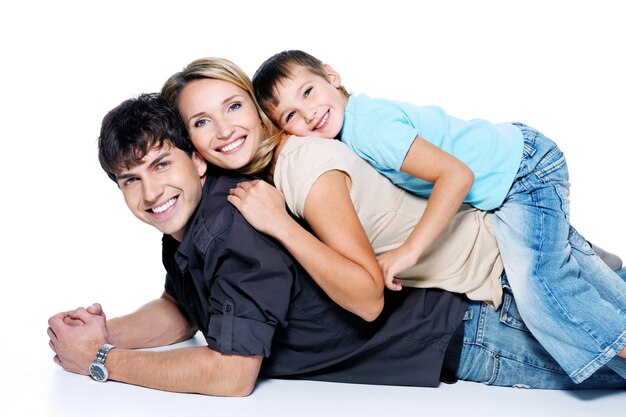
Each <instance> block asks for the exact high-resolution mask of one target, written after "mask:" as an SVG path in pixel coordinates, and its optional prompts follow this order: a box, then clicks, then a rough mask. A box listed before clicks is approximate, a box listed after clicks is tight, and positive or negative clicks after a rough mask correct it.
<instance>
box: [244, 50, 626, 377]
mask: <svg viewBox="0 0 626 417" xmlns="http://www.w3.org/2000/svg"><path fill="white" fill-rule="evenodd" d="M253 85H254V89H255V94H256V96H257V100H258V102H259V104H260V105H261V107H262V108H263V109H264V110H265V111H266V113H267V114H268V115H269V116H270V118H271V119H272V120H273V121H274V122H275V123H276V124H277V125H278V126H279V127H281V128H283V129H284V130H285V131H286V132H288V133H291V134H295V135H299V136H318V137H323V138H339V139H341V140H342V141H343V142H345V143H346V144H347V145H348V146H349V147H350V148H351V149H352V150H353V151H355V152H356V153H357V154H358V155H359V156H361V157H362V158H364V159H365V160H367V161H368V162H369V163H370V164H372V165H373V166H374V167H375V168H376V169H377V170H378V171H380V172H381V173H382V174H384V175H385V176H387V177H388V178H389V179H390V180H391V181H392V182H394V183H395V184H396V185H398V186H400V187H402V188H405V189H407V190H409V191H411V192H413V193H415V194H417V195H419V196H421V197H424V198H428V205H427V207H426V210H425V212H424V214H423V216H422V218H421V220H420V221H419V223H418V224H417V225H416V227H415V228H414V230H413V231H412V233H411V235H410V236H409V237H408V239H407V240H406V242H405V243H404V244H403V245H401V246H400V247H398V248H397V249H395V250H393V251H390V252H388V253H385V254H383V255H381V256H380V257H379V264H380V266H381V269H382V271H383V274H384V278H385V284H386V285H387V287H388V288H390V289H393V290H399V289H400V288H401V285H400V283H399V281H398V280H397V279H396V278H395V276H396V275H397V274H398V273H399V272H400V271H403V270H404V269H406V268H408V267H410V266H413V265H415V264H416V263H417V262H418V261H419V259H420V256H421V254H422V253H423V252H424V251H425V249H426V248H428V246H429V245H430V244H431V243H432V242H433V241H434V240H435V239H436V237H437V236H438V235H439V234H440V233H441V231H442V230H443V229H444V228H445V227H446V225H447V224H448V222H449V221H450V219H451V218H452V216H453V215H454V213H456V211H457V210H458V208H459V206H460V204H461V203H463V202H465V203H469V204H472V205H473V206H475V207H477V208H479V209H482V210H489V211H494V229H495V233H496V239H497V241H498V246H499V248H500V252H501V254H502V259H503V262H504V266H505V269H506V271H507V277H508V281H509V282H510V284H511V287H512V288H513V291H514V292H515V293H516V294H517V301H518V305H519V307H520V311H521V313H522V316H523V317H524V318H525V321H526V323H527V325H528V326H529V328H530V329H531V331H532V332H533V334H534V335H535V336H536V337H537V338H538V339H539V340H540V342H541V343H542V344H543V345H544V347H546V348H547V349H548V351H550V352H551V353H552V354H553V355H554V356H555V358H557V360H558V361H559V363H561V365H562V366H563V367H564V368H565V369H567V370H568V372H569V373H570V375H571V376H572V379H574V380H575V381H578V382H580V381H582V380H584V379H585V378H586V377H587V376H589V375H590V374H591V373H593V371H594V369H597V367H598V366H599V365H600V364H602V363H606V362H608V361H609V360H610V359H611V358H612V357H613V356H614V355H615V354H616V353H617V354H618V355H619V356H622V357H626V315H625V314H624V311H626V310H625V308H626V304H624V303H625V302H626V301H625V300H624V299H623V297H622V294H624V293H626V283H624V282H623V281H622V280H621V279H620V278H619V277H618V276H617V275H616V274H615V273H614V272H613V271H611V270H610V268H608V267H606V265H604V264H602V263H601V262H600V260H599V258H597V256H596V255H595V254H594V253H593V251H591V248H589V247H588V246H587V248H586V249H585V253H586V256H588V257H589V262H590V263H591V264H592V265H593V268H582V267H581V266H580V264H579V262H578V260H577V259H575V258H576V257H574V256H572V246H573V242H572V240H573V238H574V236H575V235H577V233H576V232H575V230H574V229H573V228H572V227H571V225H570V224H569V212H568V204H569V202H568V194H569V191H568V190H569V183H568V174H567V167H566V164H565V158H564V156H563V154H562V152H561V151H560V150H559V149H558V147H557V146H556V144H555V143H554V142H552V141H551V140H549V139H548V138H546V137H545V136H543V135H542V134H541V133H540V132H538V131H536V130H535V129H532V128H530V127H528V126H525V125H523V124H520V123H498V124H492V123H490V122H488V121H486V120H478V119H476V120H471V121H463V120H460V119H457V118H454V117H452V116H449V115H447V114H446V113H445V111H443V109H441V108H440V107H435V106H428V107H420V106H414V105H411V104H407V103H400V102H393V101H389V100H384V99H372V98H370V97H367V96H365V95H359V96H353V95H348V94H347V92H346V90H345V89H344V88H343V87H342V85H341V78H340V76H339V74H338V73H337V72H336V71H334V70H333V69H332V68H331V67H330V66H328V65H326V64H323V63H322V62H321V61H319V60H318V59H316V58H315V57H312V56H311V55H309V54H306V53H304V52H302V51H285V52H281V53H279V54H276V55H274V56H273V57H271V58H269V59H268V60H266V61H265V62H264V63H263V64H262V65H261V66H260V67H259V69H258V70H257V72H256V73H255V75H254V77H253ZM529 230H530V231H533V233H529V232H528V231H529ZM587 251H588V253H587ZM613 261H615V264H614V265H612V266H613V267H614V268H617V267H620V266H621V260H619V258H617V259H615V258H613ZM580 278H582V279H580ZM605 286H609V287H610V288H611V291H609V293H608V294H605V293H603V292H602V291H601V290H600V289H601V288H604V287H605ZM582 293H584V294H586V297H585V301H586V302H585V303H584V305H581V304H580V302H579V301H580V300H576V299H575V298H573V297H572V296H571V294H582ZM592 310H593V311H594V316H593V317H590V316H589V315H588V314H586V312H587V311H592ZM557 334H558V335H559V336H556V335H557ZM557 340H560V341H563V340H567V341H568V342H567V345H571V346H575V347H576V349H573V350H571V351H567V352H565V351H563V349H562V348H561V347H559V343H560V342H557ZM579 347H580V348H581V349H578V348H579Z"/></svg>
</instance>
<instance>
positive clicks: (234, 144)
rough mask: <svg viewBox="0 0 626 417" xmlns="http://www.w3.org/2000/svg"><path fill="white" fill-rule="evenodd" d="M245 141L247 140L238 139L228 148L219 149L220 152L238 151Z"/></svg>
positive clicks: (227, 146)
mask: <svg viewBox="0 0 626 417" xmlns="http://www.w3.org/2000/svg"><path fill="white" fill-rule="evenodd" d="M244 140H246V138H241V139H237V140H236V141H234V142H231V143H229V144H228V145H226V146H222V147H221V148H218V151H220V152H228V151H232V150H233V149H237V148H238V147H239V145H241V144H242V143H243V141H244Z"/></svg>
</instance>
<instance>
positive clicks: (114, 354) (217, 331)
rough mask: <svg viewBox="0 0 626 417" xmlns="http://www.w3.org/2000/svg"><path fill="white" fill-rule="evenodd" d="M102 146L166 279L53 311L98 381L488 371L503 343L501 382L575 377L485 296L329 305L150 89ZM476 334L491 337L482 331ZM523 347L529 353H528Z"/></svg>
mask: <svg viewBox="0 0 626 417" xmlns="http://www.w3.org/2000/svg"><path fill="white" fill-rule="evenodd" d="M99 158H100V162H101V165H102V167H103V169H104V170H105V171H106V172H107V174H108V175H109V177H110V178H111V179H113V180H114V181H115V182H116V183H117V185H118V186H119V188H120V190H121V191H122V194H123V196H124V199H125V201H126V204H127V205H128V207H129V209H130V210H131V211H132V212H133V214H134V215H135V216H136V217H137V218H139V219H140V220H142V221H143V222H145V223H147V224H150V225H152V226H153V227H156V228H157V229H158V230H160V231H161V232H163V233H164V235H163V263H164V266H165V268H166V270H167V276H166V282H165V292H164V293H163V295H162V296H161V297H160V298H158V299H156V300H154V301H152V302H150V303H148V304H146V305H144V306H143V307H141V308H140V309H139V310H137V311H135V312H134V313H131V314H129V315H126V316H123V317H119V318H115V319H110V320H106V319H105V316H104V313H103V310H102V308H101V307H100V305H97V304H95V305H93V306H90V307H88V308H87V309H85V308H79V309H76V310H73V311H68V312H61V313H58V314H56V315H54V316H53V317H51V318H50V320H49V322H48V323H49V326H50V327H49V328H48V335H49V337H50V346H51V348H52V349H53V351H54V352H55V357H54V360H55V362H56V363H58V364H59V365H61V366H62V367H63V368H64V369H66V370H68V371H71V372H75V373H79V374H84V375H89V374H91V376H92V377H93V378H94V379H96V380H98V381H102V382H104V381H106V380H107V379H112V380H117V381H122V382H126V383H130V384H136V385H142V386H146V387H150V388H155V389H161V390H168V391H177V392H194V393H202V394H207V395H225V396H241V395H248V394H250V393H251V392H252V390H253V388H254V385H255V381H256V378H257V376H259V375H260V376H263V377H276V378H280V377H284V378H301V379H311V380H320V381H337V382H352V383H373V384H396V385H417V386H436V385H437V384H438V383H439V380H440V379H441V380H443V379H446V380H453V379H454V378H455V374H458V375H459V376H461V377H463V378H464V379H470V380H480V381H487V380H490V379H492V380H493V377H494V375H492V374H491V373H490V372H488V369H491V368H490V367H489V366H487V363H490V362H491V361H493V351H496V352H500V353H501V355H500V356H498V360H499V361H503V362H504V361H506V362H507V363H510V364H511V365H512V366H513V367H514V369H512V370H511V372H507V371H502V370H501V371H500V372H499V374H498V377H497V379H495V384H497V385H509V386H510V385H514V384H516V383H522V384H526V385H533V386H535V387H544V388H572V387H574V384H573V383H572V382H571V381H570V380H569V378H568V377H567V376H566V375H565V374H564V373H563V372H562V371H561V370H559V368H558V366H557V365H556V364H555V363H554V361H553V360H552V359H551V358H550V357H549V356H548V355H547V353H546V352H545V351H543V350H542V349H541V348H540V347H539V346H538V344H537V342H536V341H535V340H534V339H532V337H531V336H530V335H529V334H528V333H527V332H524V331H520V330H517V329H513V328H510V327H508V326H506V325H504V324H502V323H500V321H499V317H500V316H499V313H495V312H493V311H492V310H491V309H490V308H489V307H488V306H487V305H486V304H482V303H469V304H468V303H466V302H465V301H464V299H463V297H461V296H459V295H456V294H450V293H446V292H444V291H439V290H421V289H415V290H414V289H409V290H406V291H403V292H402V293H393V294H390V295H389V296H388V297H387V298H386V309H385V310H384V311H383V313H382V314H381V317H380V318H379V319H378V320H376V321H375V322H373V323H367V322H364V321H362V320H360V319H358V318H357V317H356V316H354V315H352V314H351V313H349V312H347V311H346V310H344V309H342V308H340V307H339V306H337V305H336V304H334V303H333V302H332V301H331V300H330V299H328V297H326V295H325V294H324V293H323V292H322V291H321V290H320V289H319V287H317V286H316V285H315V284H314V283H313V282H312V280H311V279H310V278H309V277H308V276H307V275H306V273H304V272H303V271H302V270H301V268H300V267H299V266H298V265H297V264H295V263H294V262H293V260H292V259H291V257H290V256H289V255H288V254H287V252H286V251H285V250H283V248H281V247H280V246H279V245H277V244H276V242H275V241H273V240H272V239H270V238H268V237H266V236H264V235H263V234H261V233H258V232H257V231H256V230H254V229H253V228H252V227H251V226H250V225H249V224H248V223H247V222H245V220H244V219H243V217H242V216H241V215H240V214H239V212H238V211H237V210H236V209H235V208H234V207H233V206H232V205H231V204H229V203H228V202H227V200H226V197H227V195H228V191H229V189H230V188H231V187H232V186H233V185H235V184H236V183H237V182H238V181H241V180H242V178H231V177H226V176H219V175H214V174H211V173H208V172H205V168H206V164H205V163H204V161H202V160H200V159H199V158H198V157H197V156H195V155H193V154H192V150H191V147H190V144H189V140H188V138H187V137H186V133H185V130H184V126H183V125H182V124H181V121H180V119H179V117H178V115H177V114H176V112H175V110H173V109H171V108H170V107H169V106H168V105H167V103H166V102H165V101H164V100H163V99H162V98H161V97H160V96H158V95H156V94H151V95H143V96H140V97H139V98H137V99H131V100H127V101H125V102H123V103H122V104H121V105H120V106H118V107H117V108H115V109H113V110H112V111H111V112H109V114H107V116H106V117H105V119H104V121H103V126H102V131H101V135H100V139H99ZM512 305H513V304H512ZM466 306H467V307H468V309H469V310H471V313H467V314H466ZM481 311H482V312H481ZM511 312H514V310H511ZM463 316H466V318H467V321H466V322H465V323H463V322H462V320H463ZM479 316H481V317H483V318H484V319H485V318H488V319H489V320H481V321H480V322H479V321H478V317H479ZM473 317H476V319H473ZM287 323H289V325H288V326H287ZM198 329H199V330H200V331H201V332H202V333H203V335H204V337H205V339H206V341H207V347H189V348H178V349H171V350H166V351H142V350H133V349H136V348H146V347H155V346H165V345H169V344H172V343H176V342H179V341H182V340H185V339H186V338H189V337H191V336H192V335H193V334H194V333H195V332H196V331H197V330H198ZM464 333H465V338H466V339H467V340H466V345H465V346H463V334H464ZM477 334H481V338H483V342H482V343H485V342H486V343H487V344H488V346H487V347H485V346H483V345H482V344H479V343H475V342H474V340H475V337H476V335H477ZM512 338H514V339H515V342H514V343H511V344H508V345H507V344H506V343H505V342H506V341H507V340H511V339H512ZM461 349H462V351H461ZM519 352H524V357H525V358H528V359H529V360H528V361H527V362H525V361H520V360H519V359H518V357H517V356H518V353H519ZM528 352H534V353H532V354H529V353H528ZM460 356H463V358H462V359H460V358H459V357H460ZM523 362H525V363H523ZM537 363H542V364H544V365H545V368H544V369H546V372H545V373H544V372H540V371H537V369H536V364H537ZM477 364H478V365H477ZM480 364H483V365H484V366H480ZM507 369H508V368H507ZM524 370H525V372H523V371H524ZM599 374H601V375H599V378H598V379H597V380H596V379H594V380H590V381H588V383H586V384H585V387H588V388H592V387H602V388H611V387H615V388H617V387H626V380H624V379H622V378H620V377H619V376H617V375H615V374H614V373H612V372H611V371H610V370H608V369H604V370H603V372H602V373H599ZM492 382H493V381H492Z"/></svg>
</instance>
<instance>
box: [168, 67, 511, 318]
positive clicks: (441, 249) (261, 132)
mask: <svg viewBox="0 0 626 417" xmlns="http://www.w3.org/2000/svg"><path fill="white" fill-rule="evenodd" d="M226 74H229V75H228V77H226ZM207 77H212V78H207ZM220 77H221V78H220ZM244 77H245V74H243V72H241V70H239V69H238V68H236V67H234V66H233V64H232V63H230V62H228V61H224V60H217V59H211V60H199V61H196V62H195V63H192V64H191V65H189V66H188V67H187V69H186V71H184V72H183V73H179V74H176V75H174V76H173V77H171V78H170V79H169V80H168V82H166V84H165V86H164V87H163V95H164V97H165V98H166V99H167V100H168V101H170V102H172V103H176V105H177V108H178V109H179V111H180V113H181V115H182V117H183V120H184V122H185V124H186V126H187V129H188V131H189V133H190V137H191V139H192V141H193V142H194V145H195V146H196V148H197V149H198V150H199V152H200V153H201V154H202V156H204V158H205V159H207V160H208V161H209V162H210V163H211V164H213V165H216V166H219V167H221V168H226V169H235V170H239V171H240V172H242V173H247V174H250V173H264V174H266V175H267V176H268V178H275V179H276V185H277V186H278V188H279V189H281V190H282V191H283V192H285V193H286V195H287V202H288V205H289V206H290V208H291V210H292V211H293V212H294V213H295V214H297V215H298V216H299V217H301V218H303V219H304V220H305V221H306V222H307V223H308V224H309V226H310V227H311V229H312V230H313V232H314V234H315V236H317V237H315V236H313V235H312V234H311V233H309V232H308V231H306V230H305V229H304V228H302V227H301V226H300V225H299V224H298V223H297V222H296V221H295V220H294V219H293V218H292V217H291V216H289V215H288V213H287V212H286V211H285V209H284V201H283V200H282V197H281V196H280V194H279V193H278V192H277V191H276V190H275V189H274V188H273V187H271V186H269V185H268V184H266V183H264V182H255V183H252V184H243V185H242V187H244V188H240V189H236V190H233V195H232V196H231V197H230V200H231V202H232V203H233V204H235V205H236V206H237V207H238V208H240V209H241V210H242V213H244V216H246V218H247V219H248V221H249V222H250V223H251V224H252V225H253V226H255V227H256V228H257V229H259V230H261V231H263V232H265V233H268V234H270V235H272V236H274V237H275V238H277V239H278V240H279V241H280V242H281V243H282V244H283V245H284V246H285V247H287V249H288V250H289V251H290V252H291V253H292V254H293V255H294V256H295V257H296V258H297V259H298V261H299V262H300V263H301V264H302V265H303V266H304V267H305V268H306V269H307V270H308V271H309V273H310V274H311V276H312V277H313V278H314V279H315V280H316V282H317V283H318V284H319V285H320V286H321V287H322V288H323V289H324V290H325V291H326V292H327V293H328V294H329V296H331V298H333V300H335V301H336V302H337V303H338V304H340V305H342V306H343V307H344V308H346V309H348V310H350V311H352V312H354V313H355V314H358V315H359V316H361V317H362V318H364V319H367V320H371V319H374V318H375V317H376V316H377V315H378V313H379V311H380V309H381V308H382V300H383V298H382V294H383V281H382V275H381V272H380V268H379V266H378V263H377V261H376V255H378V254H380V253H384V252H386V251H388V250H391V249H393V248H395V247H397V246H398V245H400V244H401V243H402V242H403V239H404V238H406V235H407V234H408V233H410V231H411V230H412V228H413V227H414V226H415V223H416V222H417V221H418V220H419V217H420V215H421V213H422V212H423V211H424V207H425V204H426V201H425V200H423V199H421V198H418V197H415V196H413V195H412V194H409V193H406V192H405V191H403V190H401V189H399V188H397V187H395V186H394V185H393V184H391V182H389V181H388V180H387V179H386V178H384V177H383V176H381V175H380V174H378V173H377V172H376V171H375V170H373V169H372V168H371V167H370V166H369V165H368V164H366V163H365V162H364V161H362V160H361V159H360V158H358V157H357V156H356V155H355V154H353V153H352V152H350V151H349V150H348V149H347V148H346V147H345V146H344V145H343V144H342V143H341V142H338V141H330V140H319V139H312V138H311V139H306V140H305V139H302V140H303V141H305V142H306V146H304V147H302V148H300V147H298V148H299V151H298V152H299V153H300V154H302V152H303V151H309V152H311V153H312V154H320V153H323V155H324V158H322V159H323V160H325V161H327V162H329V163H330V162H331V161H333V158H334V161H333V163H337V164H339V165H341V168H337V167H334V166H333V168H332V169H330V168H329V167H321V166H320V165H319V164H314V165H311V166H309V167H308V168H310V170H308V171H307V172H306V173H304V172H301V173H300V175H294V176H292V175H289V174H287V173H288V171H289V170H290V169H291V167H289V163H287V162H286V161H285V158H284V156H285V155H286V153H285V152H284V148H283V145H290V144H291V143H294V144H295V142H292V140H294V139H296V138H293V139H291V140H288V139H289V138H288V137H287V136H284V135H283V136H280V135H277V134H276V132H275V130H274V129H275V128H274V126H273V125H272V124H271V122H269V120H266V119H264V117H265V116H264V114H263V113H262V112H260V111H259V110H258V107H257V105H256V102H255V101H254V99H253V98H252V95H251V94H249V92H250V91H251V90H250V86H249V84H248V85H246V82H245V79H244ZM248 83H249V82H248ZM298 139H299V138H298ZM288 142H289V143H288ZM275 148H276V152H272V151H274V149H275ZM273 154H274V155H276V156H278V155H279V154H281V155H282V156H283V158H278V159H274V160H273V161H274V162H277V163H272V155H273ZM344 161H345V163H347V164H348V166H343V164H344ZM275 169H278V171H279V173H280V175H278V174H277V173H276V172H275V171H274V170H275ZM288 178H294V179H295V178H299V179H301V180H303V181H295V182H293V181H287V179H288ZM308 179H310V180H311V181H310V183H308ZM244 191H252V192H254V193H255V194H257V195H259V196H262V197H263V198H267V200H263V203H262V204H263V205H264V206H265V207H264V209H263V210H261V208H260V207H252V206H250V205H248V206H247V209H246V207H245V206H246V205H245V204H243V205H242V204H239V203H240V202H241V200H240V198H239V197H238V194H241V193H242V192H244ZM351 191H352V194H353V197H354V199H355V200H356V201H355V202H354V203H353V201H352V199H351ZM359 201H360V202H376V203H377V204H358V202H359ZM257 202H258V203H261V202H260V201H257ZM296 206H298V207H296ZM270 208H271V209H272V211H271V212H270V213H268V212H267V211H266V210H268V209H270ZM263 213H266V214H263ZM268 214H269V215H268ZM318 238H319V239H318ZM372 246H373V248H374V250H373V249H372ZM501 273H502V262H501V259H500V254H499V251H498V249H497V246H496V243H495V239H494V237H493V233H492V230H491V215H489V214H487V213H484V212H481V211H479V210H475V209H472V208H470V207H465V209H464V210H462V211H460V212H459V213H458V214H457V216H456V217H455V221H454V222H452V223H451V225H450V227H449V228H448V230H447V231H446V233H445V234H444V235H443V236H442V237H441V239H439V240H438V241H437V244H436V245H434V246H433V247H432V249H431V250H430V251H429V252H428V253H427V254H425V256H424V257H423V258H422V259H421V262H420V263H419V264H418V265H416V266H415V267H414V268H410V270H408V271H405V272H404V273H403V274H402V275H401V277H404V278H407V280H405V281H404V283H405V285H412V286H419V287H433V286H437V287H440V288H444V289H446V290H450V291H455V292H464V293H466V294H468V296H470V297H471V298H473V299H476V300H481V301H482V300H484V301H487V302H489V304H490V305H492V306H494V307H497V306H498V305H499V304H500V300H501V296H502V285H501V282H500V276H501ZM433 277H434V278H433ZM435 279H436V281H435Z"/></svg>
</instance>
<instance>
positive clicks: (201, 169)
mask: <svg viewBox="0 0 626 417" xmlns="http://www.w3.org/2000/svg"><path fill="white" fill-rule="evenodd" d="M191 159H193V163H194V164H196V169H197V170H198V175H200V178H204V176H205V175H206V170H207V161H206V160H205V159H204V158H203V157H201V156H200V154H199V153H198V152H196V151H193V153H192V154H191Z"/></svg>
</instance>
